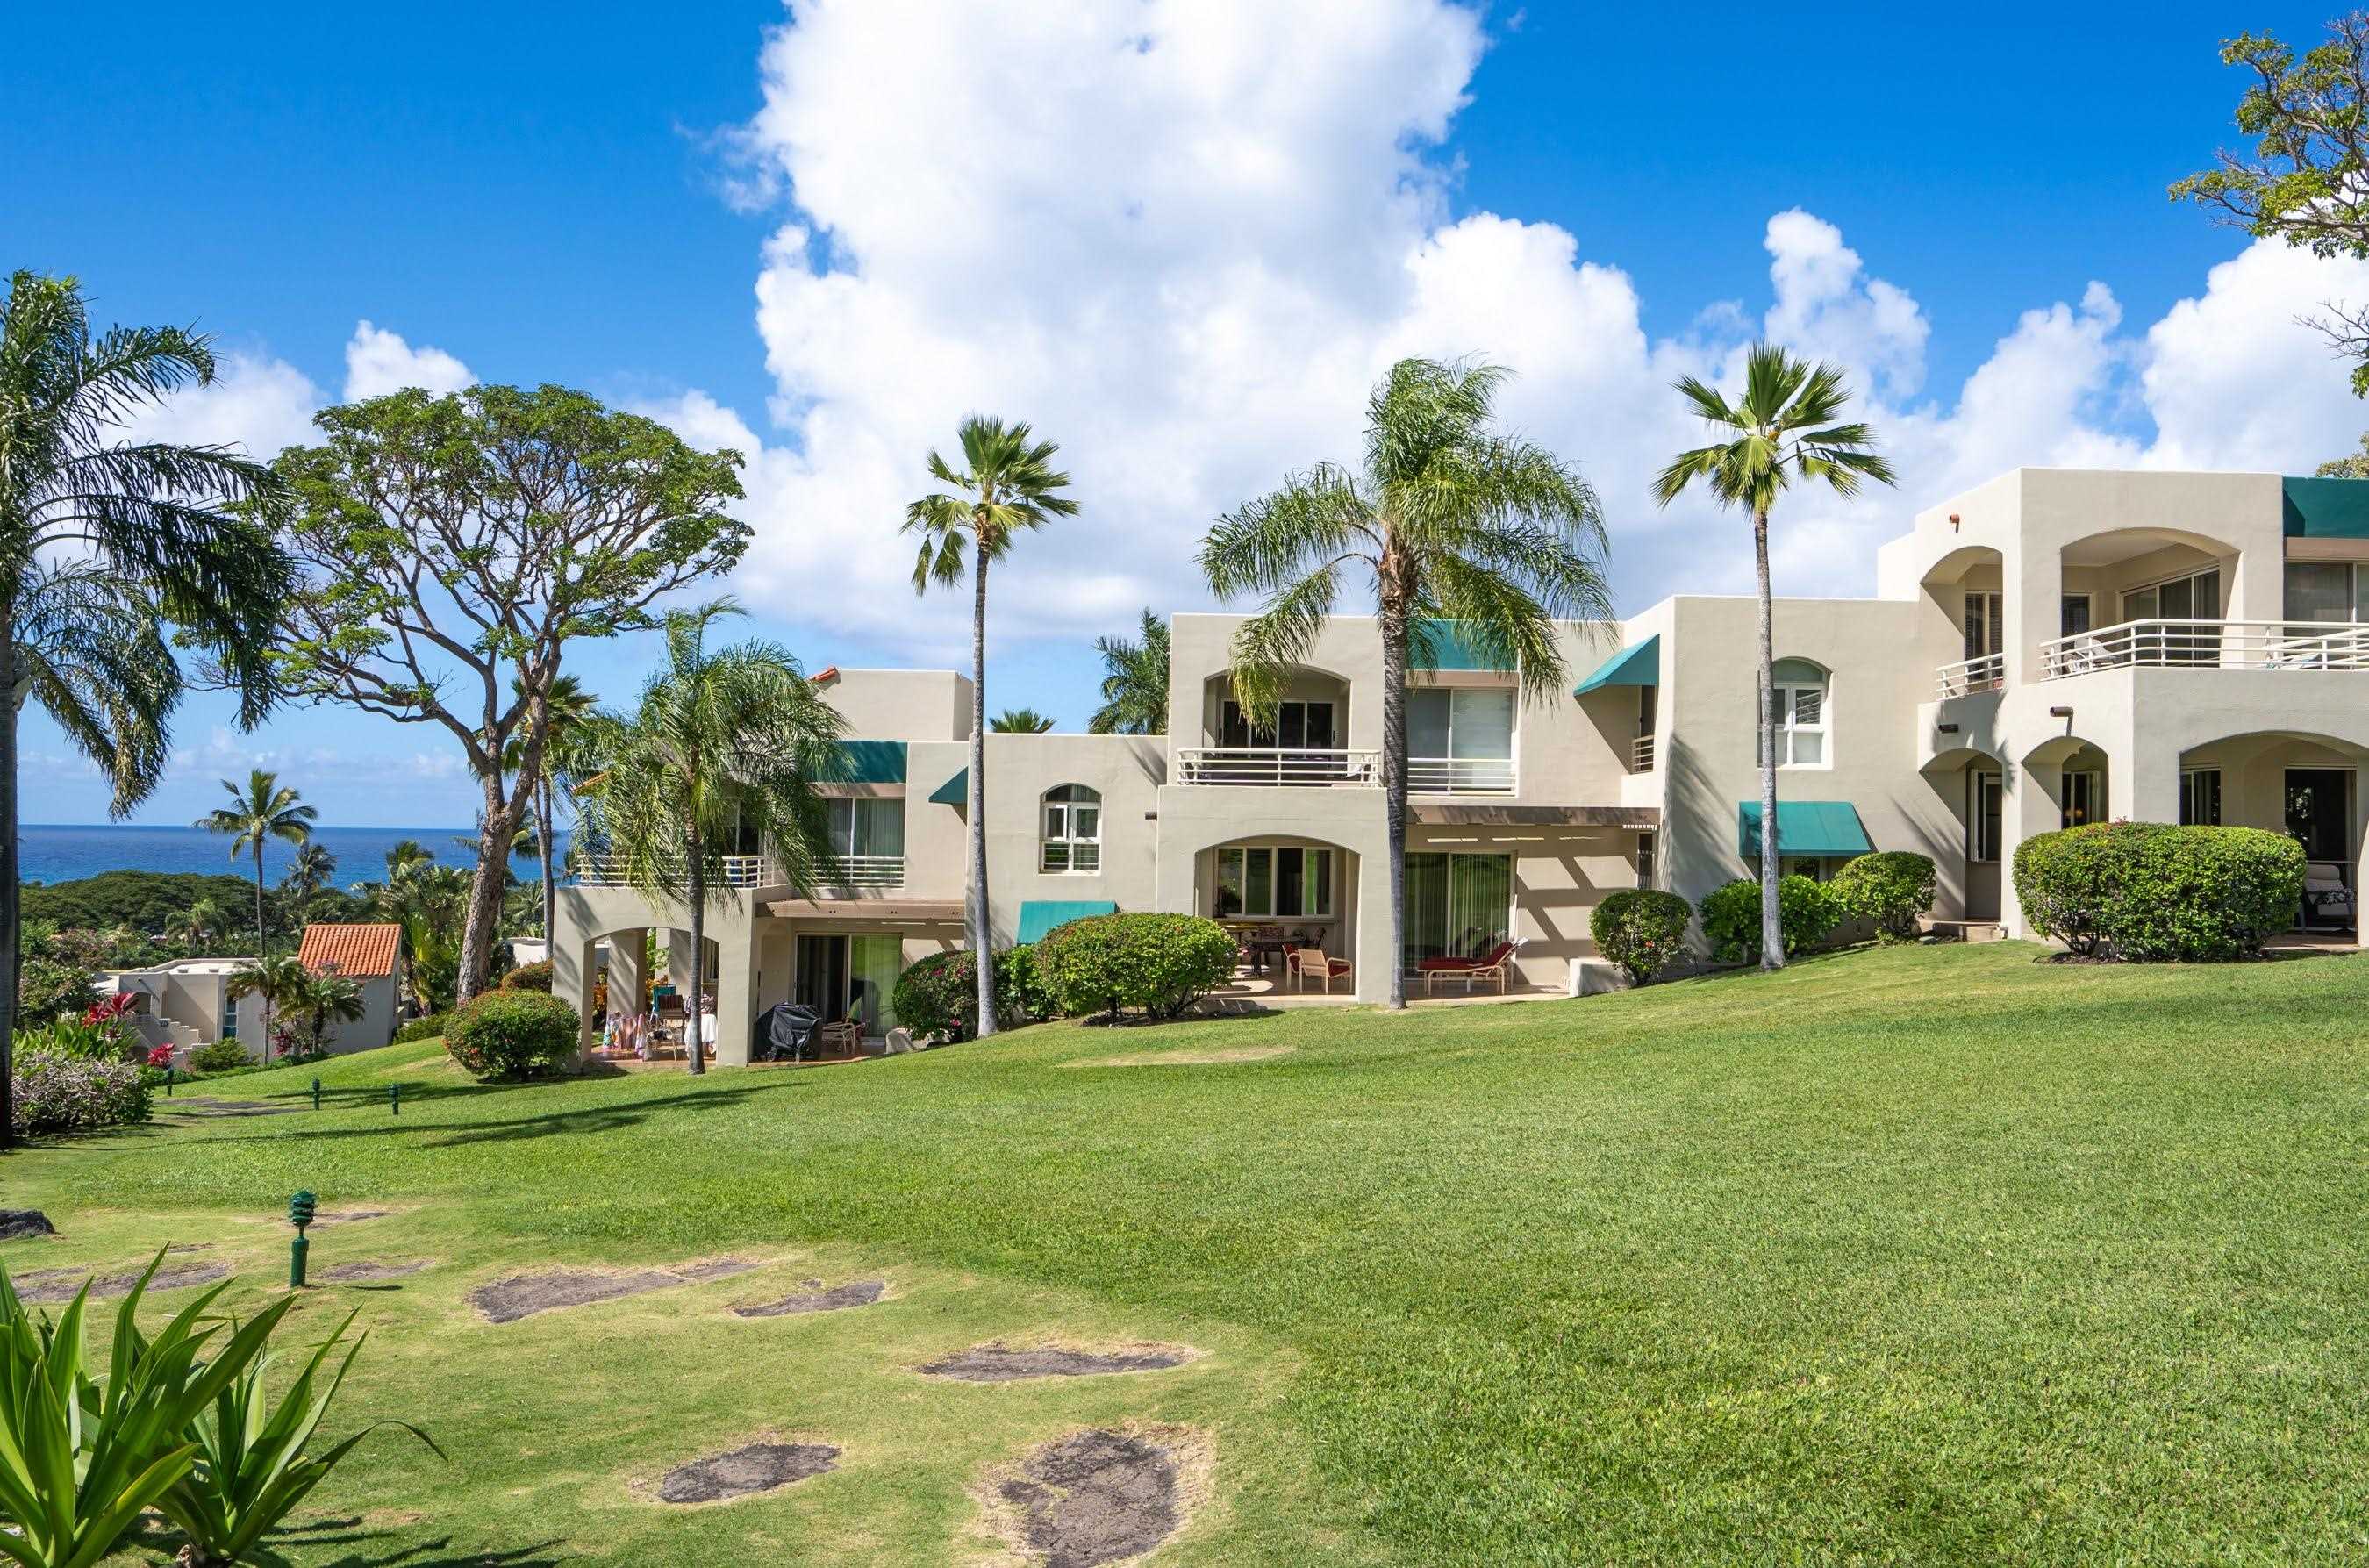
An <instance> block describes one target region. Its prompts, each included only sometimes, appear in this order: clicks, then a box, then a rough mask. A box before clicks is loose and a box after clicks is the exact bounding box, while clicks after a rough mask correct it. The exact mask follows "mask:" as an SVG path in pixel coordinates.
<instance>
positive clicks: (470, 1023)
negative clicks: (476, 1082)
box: [444, 990, 578, 1078]
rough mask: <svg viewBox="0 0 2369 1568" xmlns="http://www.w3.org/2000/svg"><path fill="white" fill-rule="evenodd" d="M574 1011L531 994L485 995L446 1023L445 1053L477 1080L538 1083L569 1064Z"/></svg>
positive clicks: (575, 1025) (552, 999) (572, 1053)
mask: <svg viewBox="0 0 2369 1568" xmlns="http://www.w3.org/2000/svg"><path fill="white" fill-rule="evenodd" d="M577 1036H578V1019H577V1016H576V1009H574V1008H572V1007H570V1006H568V1005H567V1003H566V1002H564V1001H560V1000H559V999H558V998H557V997H555V996H548V995H545V994H544V993H543V992H541V991H532V990H489V991H485V992H483V993H481V994H480V995H478V996H477V997H476V999H475V1000H474V1001H471V1002H470V1003H469V1004H468V1005H467V1006H465V1007H463V1008H461V1009H460V1010H459V1011H458V1012H456V1013H453V1014H452V1016H451V1017H450V1018H448V1019H447V1020H446V1021H445V1024H444V1048H445V1050H447V1051H448V1052H450V1053H451V1054H452V1059H453V1060H454V1061H457V1062H459V1063H460V1064H461V1065H462V1066H463V1067H465V1068H467V1069H468V1070H470V1071H471V1072H474V1073H475V1074H476V1075H477V1076H478V1077H480V1078H540V1077H543V1076H545V1075H546V1074H548V1073H550V1072H552V1071H554V1070H556V1069H557V1068H558V1067H559V1066H560V1065H561V1064H562V1063H565V1062H567V1061H570V1060H572V1059H574V1058H575V1055H576V1048H577V1044H578V1038H577Z"/></svg>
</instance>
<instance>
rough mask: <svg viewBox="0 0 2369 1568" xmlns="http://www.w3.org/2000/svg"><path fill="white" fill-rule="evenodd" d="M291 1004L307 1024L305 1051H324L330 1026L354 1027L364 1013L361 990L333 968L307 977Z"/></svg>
mask: <svg viewBox="0 0 2369 1568" xmlns="http://www.w3.org/2000/svg"><path fill="white" fill-rule="evenodd" d="M288 1002H289V1005H290V1007H291V1008H292V1009H293V1010H294V1011H295V1012H296V1013H297V1014H298V1015H299V1016H301V1017H302V1018H303V1020H304V1044H305V1048H306V1049H307V1050H314V1051H317V1050H319V1049H321V1048H322V1043H321V1042H322V1036H325V1035H326V1034H327V1033H328V1032H329V1025H330V1024H351V1023H353V1022H355V1021H356V1020H358V1019H360V1017H361V1015H362V1013H363V1007H362V988H361V987H360V986H359V985H356V984H355V983H354V982H353V981H352V980H350V979H347V978H346V977H345V976H343V975H341V974H339V973H338V971H337V967H336V966H334V965H332V966H331V967H328V968H326V969H324V970H322V971H321V972H320V973H319V974H317V975H315V974H308V975H306V976H305V978H304V983H303V986H302V987H300V988H298V990H296V992H295V994H293V995H292V996H291V997H290V998H289V999H288Z"/></svg>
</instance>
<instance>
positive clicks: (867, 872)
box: [823, 854, 905, 887]
mask: <svg viewBox="0 0 2369 1568" xmlns="http://www.w3.org/2000/svg"><path fill="white" fill-rule="evenodd" d="M823 881H824V885H825V886H826V887H903V886H904V885H905V857H904V856H903V855H901V854H843V855H841V856H840V857H839V874H838V875H837V876H827V877H825V878H824V879H823Z"/></svg>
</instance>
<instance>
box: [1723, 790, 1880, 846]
mask: <svg viewBox="0 0 2369 1568" xmlns="http://www.w3.org/2000/svg"><path fill="white" fill-rule="evenodd" d="M1735 809H1736V819H1737V827H1738V828H1739V830H1740V831H1739V832H1738V834H1737V843H1738V847H1739V848H1740V849H1741V850H1742V851H1743V853H1744V858H1745V859H1746V860H1752V859H1755V858H1757V856H1758V855H1759V853H1760V803H1759V802H1758V801H1757V800H1740V801H1738V802H1736V807H1735ZM1874 848H1875V845H1874V843H1873V842H1872V841H1871V840H1870V839H1869V838H1868V836H1867V829H1866V828H1865V827H1863V826H1861V825H1860V819H1859V807H1855V806H1853V805H1852V804H1851V803H1850V802H1849V801H1848V800H1780V801H1779V802H1778V803H1777V853H1779V854H1800V855H1821V856H1825V855H1854V854H1867V853H1871V852H1872V851H1873V850H1874Z"/></svg>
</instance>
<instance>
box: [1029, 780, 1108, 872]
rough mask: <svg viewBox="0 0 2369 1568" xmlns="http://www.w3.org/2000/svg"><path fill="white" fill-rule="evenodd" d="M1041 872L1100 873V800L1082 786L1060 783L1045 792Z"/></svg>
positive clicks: (1101, 804) (1096, 792)
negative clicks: (1057, 786) (1055, 787)
mask: <svg viewBox="0 0 2369 1568" xmlns="http://www.w3.org/2000/svg"><path fill="white" fill-rule="evenodd" d="M1037 868H1038V869H1039V870H1042V871H1048V872H1055V873H1061V874H1067V873H1070V872H1089V871H1100V870H1101V869H1102V868H1103V797H1102V793H1101V792H1100V791H1099V790H1092V789H1088V788H1087V787H1086V786H1085V785H1084V784H1062V785H1061V786H1060V787H1059V788H1058V789H1048V790H1047V791H1046V792H1045V838H1044V852H1043V853H1042V855H1041V856H1040V858H1039V859H1038V861H1037Z"/></svg>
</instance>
